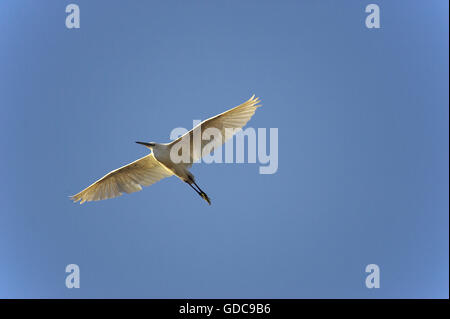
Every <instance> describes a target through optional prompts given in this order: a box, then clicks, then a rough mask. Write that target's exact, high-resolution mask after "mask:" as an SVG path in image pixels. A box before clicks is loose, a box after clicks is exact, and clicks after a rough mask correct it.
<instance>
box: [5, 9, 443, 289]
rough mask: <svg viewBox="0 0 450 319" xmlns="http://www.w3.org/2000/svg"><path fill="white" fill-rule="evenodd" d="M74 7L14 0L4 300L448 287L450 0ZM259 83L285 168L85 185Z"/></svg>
mask: <svg viewBox="0 0 450 319" xmlns="http://www.w3.org/2000/svg"><path fill="white" fill-rule="evenodd" d="M69 3H70V2H67V1H56V0H55V1H31V0H29V1H2V2H1V3H0V105H1V117H0V124H1V126H0V127H1V134H0V147H1V149H2V156H1V168H0V170H1V176H2V179H3V182H2V183H1V186H0V187H1V192H0V198H1V202H2V208H1V214H0V297H6V298H24V297H25V298H79V297H83V298H120V297H124V298H231V297H233V298H398V297H402V298H433V297H441V298H448V289H449V278H448V274H449V271H448V270H449V255H448V250H449V247H448V240H449V233H448V225H449V215H448V209H449V200H448V192H449V189H448V188H449V180H448V176H449V171H448V167H449V166H448V163H449V149H448V145H449V141H448V132H449V120H448V119H449V113H448V112H449V108H448V103H449V94H448V85H449V83H448V68H449V66H448V54H449V52H448V9H449V8H448V1H378V2H376V3H377V4H378V5H379V6H380V9H381V29H377V30H375V29H370V30H369V29H367V28H366V27H365V23H364V21H365V18H366V16H367V14H366V13H365V7H366V5H367V4H369V3H371V2H369V1H367V2H364V1H345V2H338V1H282V2H275V1H249V0H246V1H145V2H144V1H128V2H125V1H81V0H80V1H73V3H76V4H78V5H79V6H80V10H81V28H80V29H77V30H74V29H72V30H69V29H67V28H66V27H65V18H66V13H65V6H66V5H67V4H69ZM253 93H254V94H256V95H257V96H259V97H260V98H261V100H262V103H263V107H262V108H260V109H258V111H257V113H256V114H255V116H254V117H253V118H252V120H251V121H250V123H249V125H250V126H252V127H255V128H271V127H272V128H278V131H279V169H278V171H277V173H276V174H273V175H260V174H259V173H258V168H259V165H258V164H248V163H247V164H213V165H206V164H200V165H194V167H193V170H192V171H193V173H194V174H195V175H196V177H197V180H198V182H199V184H200V186H201V187H202V188H203V189H204V190H205V191H206V192H207V193H208V195H210V197H211V198H212V201H213V204H212V206H208V205H207V204H206V203H205V202H204V201H203V200H202V199H201V198H200V197H198V195H196V194H195V193H194V192H193V191H192V190H191V189H190V188H189V187H187V186H186V185H185V184H184V183H181V182H180V181H179V180H178V179H176V178H174V177H172V178H169V179H165V180H163V181H161V182H158V183H157V184H155V185H153V186H151V187H149V188H144V190H143V191H141V192H138V193H134V194H131V195H124V196H121V197H119V198H116V199H113V200H107V201H101V202H94V203H86V204H83V205H79V204H73V203H72V202H71V201H70V200H69V199H68V196H69V195H72V194H74V193H77V192H78V191H80V190H81V189H83V188H84V187H86V186H88V185H89V184H90V183H92V182H93V181H95V180H96V179H97V178H99V177H101V176H103V175H104V174H105V173H107V172H109V171H110V170H112V169H115V168H117V167H119V166H122V165H124V164H126V163H129V162H131V161H133V160H135V159H136V158H138V157H141V156H143V155H145V154H146V152H147V150H146V149H145V148H144V147H142V146H139V145H137V144H135V143H134V141H136V140H144V141H160V142H167V141H169V133H170V132H171V130H172V129H173V128H175V127H180V126H181V127H186V128H189V127H191V126H192V120H194V119H205V118H207V117H209V116H212V115H215V114H217V113H219V112H222V111H224V110H226V109H227V108H229V107H232V106H235V105H237V104H239V103H241V102H243V101H244V100H246V99H248V98H249V97H250V96H251V95H252V94H253ZM72 263H75V264H78V265H79V266H80V271H81V278H80V279H81V281H80V284H81V288H80V289H67V288H66V287H65V284H64V283H65V276H66V273H65V267H66V265H68V264H72ZM372 263H375V264H377V265H379V267H380V272H381V288H379V289H367V288H366V287H365V284H364V282H365V277H366V273H365V267H366V265H367V264H372Z"/></svg>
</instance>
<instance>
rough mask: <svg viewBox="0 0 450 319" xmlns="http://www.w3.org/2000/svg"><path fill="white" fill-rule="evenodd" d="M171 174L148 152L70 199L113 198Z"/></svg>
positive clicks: (86, 200)
mask: <svg viewBox="0 0 450 319" xmlns="http://www.w3.org/2000/svg"><path fill="white" fill-rule="evenodd" d="M171 175H173V173H172V172H170V171H169V170H168V169H166V168H165V167H164V166H162V165H161V164H160V163H159V162H158V161H157V160H156V158H155V157H154V156H153V154H149V155H147V156H144V157H142V158H140V159H138V160H136V161H134V162H132V163H130V164H128V165H125V166H122V167H120V168H118V169H116V170H114V171H112V172H110V173H108V174H106V175H105V176H104V177H102V178H101V179H99V180H98V181H96V182H95V183H94V184H92V185H91V186H89V187H87V188H86V189H84V190H82V191H81V192H79V193H78V194H76V195H73V196H71V199H72V200H73V201H74V202H78V201H80V204H83V203H84V202H89V201H96V200H102V199H108V198H114V197H117V196H120V195H122V194H123V193H127V194H129V193H134V192H137V191H140V190H141V189H142V186H149V185H151V184H153V183H156V182H157V181H159V180H161V179H163V178H165V177H169V176H171ZM141 185H142V186H141Z"/></svg>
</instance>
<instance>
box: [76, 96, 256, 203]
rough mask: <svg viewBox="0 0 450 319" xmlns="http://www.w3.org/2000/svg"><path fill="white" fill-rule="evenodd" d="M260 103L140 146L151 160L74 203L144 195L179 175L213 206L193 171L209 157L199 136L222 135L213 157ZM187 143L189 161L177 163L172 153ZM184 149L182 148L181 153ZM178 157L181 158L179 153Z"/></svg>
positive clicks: (108, 178) (107, 179)
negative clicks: (171, 137) (208, 131)
mask: <svg viewBox="0 0 450 319" xmlns="http://www.w3.org/2000/svg"><path fill="white" fill-rule="evenodd" d="M259 102H260V100H259V99H258V98H255V96H254V95H253V96H252V97H251V98H250V99H249V100H248V101H246V102H244V103H243V104H241V105H238V106H236V107H234V108H232V109H230V110H228V111H226V112H223V113H221V114H218V115H216V116H214V117H211V118H209V119H207V120H205V121H203V122H201V123H200V124H198V125H197V126H195V127H194V128H193V129H192V130H190V131H189V132H187V133H186V134H184V135H183V136H181V137H179V138H178V139H176V140H174V141H172V142H170V143H165V144H164V143H163V144H160V143H154V142H148V143H147V142H136V143H138V144H142V145H144V146H146V147H147V148H149V149H150V150H151V151H152V152H151V153H150V154H149V155H147V156H144V157H142V158H140V159H138V160H136V161H134V162H132V163H130V164H128V165H125V166H123V167H120V168H118V169H116V170H113V171H112V172H110V173H108V174H106V175H105V176H104V177H102V178H101V179H99V180H98V181H96V182H95V183H93V184H92V185H90V186H89V187H87V188H85V189H84V190H82V191H81V192H79V193H78V194H76V195H73V196H71V199H72V200H73V201H74V202H78V201H80V204H82V203H84V202H89V201H97V200H103V199H108V198H114V197H117V196H120V195H122V194H123V193H127V194H129V193H133V192H137V191H140V190H141V189H142V186H149V185H152V184H154V183H156V182H157V181H159V180H161V179H163V178H165V177H169V176H172V175H175V176H177V177H178V178H180V179H181V180H182V181H183V182H185V183H187V184H188V185H189V186H191V187H192V189H194V190H195V191H196V192H197V194H199V195H200V196H201V197H202V198H203V199H204V200H206V201H207V202H208V204H209V205H211V200H210V199H209V197H208V195H206V193H205V192H204V191H203V190H202V189H201V188H200V187H199V186H198V185H197V183H196V182H195V178H194V175H192V173H191V172H190V171H189V168H190V167H191V166H192V163H194V162H195V161H197V160H199V159H200V158H201V157H202V156H204V155H206V154H205V152H203V154H202V152H201V151H200V152H199V151H198V150H196V147H197V146H194V144H195V142H194V140H195V136H196V135H197V134H201V132H202V131H204V130H206V129H208V128H213V129H216V130H218V131H219V132H220V134H221V140H219V141H213V144H214V145H213V147H211V148H210V149H209V150H208V153H210V152H211V151H212V150H213V148H214V147H218V146H219V145H222V144H223V143H225V142H226V140H228V139H229V138H231V137H232V136H233V135H232V134H231V135H230V134H229V132H230V131H229V130H227V131H226V129H233V130H234V131H233V134H234V133H236V131H237V130H236V129H241V128H242V127H243V126H244V125H245V124H247V122H248V121H249V120H250V118H251V117H252V116H253V114H254V113H255V110H256V108H257V107H259V106H261V105H258V103H259ZM200 136H201V135H200ZM183 143H184V145H185V146H187V150H188V154H189V160H188V161H182V162H179V163H176V162H175V161H174V160H173V159H172V158H173V156H171V151H172V150H174V147H175V145H178V146H177V147H179V146H180V145H181V146H183ZM186 143H188V145H186ZM208 143H210V141H206V140H203V139H201V141H200V145H198V146H199V147H200V148H201V150H203V149H204V146H205V145H207V144H208ZM182 149H183V148H182V147H181V148H180V149H179V150H182ZM177 153H178V155H180V154H179V153H180V152H179V151H177ZM194 186H195V187H194Z"/></svg>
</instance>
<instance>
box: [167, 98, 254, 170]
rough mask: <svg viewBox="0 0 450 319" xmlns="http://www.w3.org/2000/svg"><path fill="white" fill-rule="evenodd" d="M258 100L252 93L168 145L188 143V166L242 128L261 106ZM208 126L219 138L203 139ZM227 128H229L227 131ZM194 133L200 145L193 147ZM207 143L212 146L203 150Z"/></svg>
mask: <svg viewBox="0 0 450 319" xmlns="http://www.w3.org/2000/svg"><path fill="white" fill-rule="evenodd" d="M259 102H260V100H259V98H257V97H255V96H254V95H253V96H252V97H251V98H250V99H249V100H248V101H246V102H244V103H242V104H241V105H238V106H236V107H234V108H232V109H230V110H228V111H225V112H223V113H220V114H218V115H216V116H213V117H211V118H209V119H207V120H204V121H203V122H201V123H200V124H198V125H197V126H195V127H194V128H193V129H192V130H190V131H189V132H187V133H186V134H184V135H182V136H180V137H179V138H177V139H176V140H174V141H172V142H171V143H170V146H171V147H173V146H175V145H180V146H181V144H189V145H187V147H189V149H190V155H189V156H190V162H189V163H187V164H188V165H187V166H190V165H192V163H194V162H196V161H197V160H199V159H200V158H201V157H203V155H206V153H210V152H212V150H213V149H214V148H216V147H219V146H221V145H222V144H223V143H225V142H226V141H227V140H229V139H230V138H231V137H233V135H234V134H235V133H237V131H238V130H240V129H242V127H244V126H245V124H247V122H248V121H250V119H251V118H252V116H253V114H255V111H256V109H257V108H258V107H260V106H261V105H260V104H258V103H259ZM210 128H212V129H216V131H217V132H219V133H220V134H221V139H219V140H215V139H214V140H213V141H210V140H207V139H206V140H203V139H202V135H203V133H204V132H206V133H208V132H207V129H210ZM227 129H229V131H228V130H227ZM197 132H198V133H197ZM229 133H232V134H229ZM196 135H199V139H200V143H199V144H200V145H199V146H198V147H194V142H193V141H194V139H195V136H196ZM209 143H213V144H212V147H210V148H208V149H207V150H204V147H205V146H206V145H207V144H209Z"/></svg>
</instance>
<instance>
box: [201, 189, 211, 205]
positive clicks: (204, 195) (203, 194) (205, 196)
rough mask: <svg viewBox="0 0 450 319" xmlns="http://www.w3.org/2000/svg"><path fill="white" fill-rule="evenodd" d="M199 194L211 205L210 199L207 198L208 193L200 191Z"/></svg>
mask: <svg viewBox="0 0 450 319" xmlns="http://www.w3.org/2000/svg"><path fill="white" fill-rule="evenodd" d="M200 196H201V197H203V199H204V200H206V201H207V202H208V204H209V205H211V200H210V199H209V197H208V195H206V194H205V193H203V192H201V193H200Z"/></svg>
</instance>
